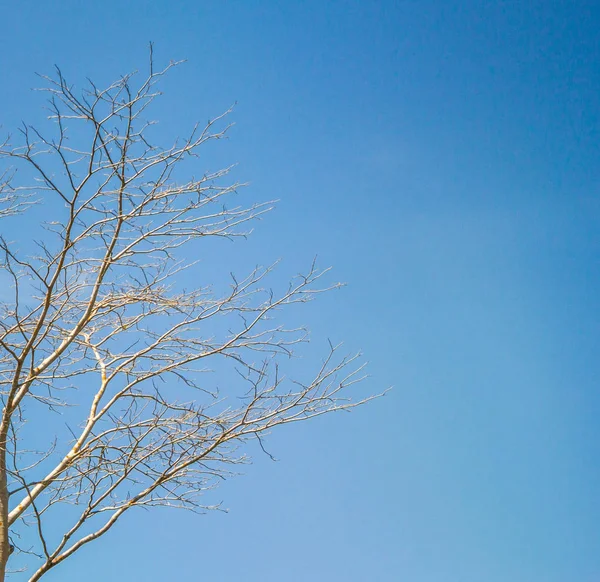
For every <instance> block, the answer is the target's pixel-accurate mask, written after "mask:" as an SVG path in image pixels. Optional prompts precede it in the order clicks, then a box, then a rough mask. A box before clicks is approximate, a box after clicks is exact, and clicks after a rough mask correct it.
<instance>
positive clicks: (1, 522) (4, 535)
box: [0, 428, 11, 582]
mask: <svg viewBox="0 0 600 582" xmlns="http://www.w3.org/2000/svg"><path fill="white" fill-rule="evenodd" d="M6 440H7V439H6V428H4V429H3V430H1V431H0V582H4V579H5V576H6V564H7V562H8V557H9V556H10V550H11V547H10V543H9V540H8V488H7V479H6Z"/></svg>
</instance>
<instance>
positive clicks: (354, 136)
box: [0, 0, 600, 582]
mask: <svg viewBox="0 0 600 582" xmlns="http://www.w3.org/2000/svg"><path fill="white" fill-rule="evenodd" d="M2 20H3V23H4V26H3V33H2V45H3V49H2V51H0V65H1V72H2V79H3V83H2V91H1V92H0V116H1V123H2V125H3V127H4V129H10V128H13V127H15V126H16V125H17V124H18V123H20V121H21V120H22V119H24V120H35V119H39V117H40V109H39V108H40V105H41V102H42V99H41V97H40V95H39V94H36V93H33V92H31V91H29V89H30V88H31V87H33V86H36V85H37V84H38V81H37V80H36V78H35V77H34V74H33V73H34V72H41V73H46V72H50V71H51V68H52V66H53V65H54V64H55V63H56V64H59V65H60V66H61V67H62V68H63V69H64V71H65V73H66V74H67V75H68V76H69V77H70V79H71V80H72V81H73V82H76V83H81V81H82V80H83V79H84V77H86V76H90V77H92V78H94V79H97V80H98V82H99V83H102V82H104V81H107V80H110V79H112V78H114V77H116V76H118V75H119V74H121V73H125V72H128V71H129V70H131V69H134V68H136V67H139V66H143V65H144V64H145V62H146V56H147V42H148V41H149V40H152V41H154V42H155V43H156V55H157V59H158V60H159V61H163V62H164V61H167V60H169V59H179V58H186V59H188V61H189V62H188V63H187V64H186V65H185V67H182V68H180V69H178V70H177V71H175V72H174V73H173V74H172V75H171V76H170V77H169V79H168V80H167V81H166V83H165V85H164V87H163V89H164V91H165V96H164V98H163V99H162V101H161V102H160V104H159V105H158V106H157V110H155V117H157V118H159V119H162V120H163V122H165V120H166V122H167V123H168V124H172V126H173V127H181V129H182V131H183V130H184V129H185V128H186V127H187V125H188V124H189V123H191V122H192V121H194V120H196V119H200V120H202V121H204V120H205V119H208V118H209V117H212V116H214V115H215V114H217V113H220V112H221V111H223V110H224V109H226V108H227V107H228V106H229V105H231V104H232V103H233V102H236V101H237V102H238V106H237V108H236V110H235V112H234V120H235V121H236V124H237V125H236V127H235V129H234V130H233V132H232V134H231V139H230V140H229V141H228V142H227V144H226V146H224V147H222V146H221V147H220V149H219V150H218V151H219V154H218V155H219V156H222V159H223V160H224V161H225V162H239V167H238V169H237V170H236V172H237V174H236V175H237V176H238V177H240V179H246V180H249V181H250V182H251V187H250V189H248V190H247V192H246V196H249V197H250V198H251V199H253V200H264V199H271V198H281V203H280V204H279V206H278V209H277V210H276V212H274V213H273V214H272V215H271V216H269V217H268V218H267V219H266V220H264V221H263V222H262V223H261V224H260V225H259V226H258V228H257V232H256V236H255V237H254V239H253V240H252V241H249V242H248V243H239V245H238V246H237V247H235V251H232V250H231V249H230V250H227V251H224V255H223V258H222V259H221V258H219V257H217V259H216V260H232V261H233V262H234V263H236V264H238V263H239V264H240V265H243V264H244V263H245V262H249V263H250V266H253V265H254V263H255V262H256V261H263V262H268V261H270V260H272V259H273V258H276V257H278V256H279V257H281V258H282V259H283V260H284V263H283V265H284V266H283V269H282V277H283V276H284V274H287V273H289V272H290V271H293V270H294V269H299V268H302V267H303V266H305V265H306V264H307V263H309V262H310V260H311V259H312V257H313V255H315V254H316V253H318V254H319V257H320V262H321V264H323V265H328V264H332V265H334V266H335V268H336V271H335V276H336V278H337V279H341V280H344V281H346V282H348V283H349V286H348V287H347V288H346V289H345V290H343V291H341V292H340V293H336V294H335V296H332V297H330V298H324V300H323V301H322V302H320V303H315V304H313V305H312V307H311V309H310V310H309V311H307V312H306V320H307V322H308V323H309V324H310V325H311V326H312V329H313V337H314V339H315V345H316V346H318V345H322V344H319V340H324V339H325V338H326V337H331V338H332V339H334V340H341V339H344V340H345V341H346V345H347V347H348V350H354V349H362V350H363V351H364V353H365V355H366V358H367V359H368V360H369V361H370V372H371V374H372V376H371V379H370V380H369V382H368V384H366V385H365V386H364V390H365V391H378V390H379V389H381V388H385V387H387V386H389V385H394V387H395V389H394V391H393V392H392V393H391V394H389V395H388V396H386V398H385V399H383V400H381V401H378V402H375V403H373V404H372V405H371V406H369V407H366V408H364V409H361V410H358V411H356V412H355V413H353V414H351V415H338V416H334V417H329V418H324V419H320V420H319V421H316V422H314V423H312V424H305V425H302V426H295V427H293V428H289V429H288V430H282V431H280V432H278V433H276V434H274V435H273V437H272V438H271V439H270V445H271V446H270V449H271V451H272V452H273V453H274V454H275V455H276V456H277V457H278V458H280V459H281V461H280V462H278V463H272V462H270V461H269V460H268V459H266V458H265V457H261V456H259V457H257V458H256V460H255V463H254V465H252V466H251V467H248V469H247V471H246V474H245V475H244V476H242V477H239V478H237V479H235V480H233V481H230V482H228V483H226V484H225V486H224V487H223V488H222V489H221V490H220V491H219V492H218V493H217V498H218V499H222V500H223V501H224V505H225V506H226V507H228V508H229V509H230V512H229V513H228V514H211V515H208V516H205V517H198V516H194V515H188V514H184V513H179V512H159V513H158V514H156V513H144V512H139V513H137V514H132V515H130V516H129V517H128V518H126V519H125V520H124V521H123V522H122V523H121V524H120V525H119V526H118V527H117V528H116V529H115V531H114V532H113V533H112V535H109V536H107V537H106V538H105V539H104V540H103V541H101V542H98V543H96V544H95V545H93V546H90V547H89V548H88V549H87V550H85V551H82V552H81V553H80V555H79V556H78V557H76V558H74V559H73V560H71V561H70V562H69V563H66V564H65V565H64V566H62V567H61V568H59V569H57V570H56V572H55V573H54V574H53V575H51V576H49V577H48V578H47V579H48V581H49V582H50V581H52V580H56V581H58V580H86V582H96V581H101V580H102V581H105V580H132V581H159V580H160V581H163V580H186V581H187V580H189V581H196V580H244V581H246V582H254V581H261V582H271V581H272V582H275V581H280V580H284V581H290V582H294V581H298V582H299V581H307V580H311V581H317V582H320V581H324V582H347V581H351V582H355V581H356V582H362V581H389V580H405V581H407V582H482V581H485V582H507V581H510V582H571V581H575V580H576V581H577V582H592V581H597V580H600V551H599V550H600V525H599V524H600V496H599V494H598V492H599V491H600V423H599V421H598V419H599V417H600V390H599V376H600V358H599V357H598V351H599V347H600V328H599V323H600V269H599V256H600V255H599V252H600V228H599V226H600V224H599V222H600V191H599V183H600V182H599V180H600V163H599V162H598V160H599V153H600V141H599V132H600V120H599V115H600V107H599V105H600V99H599V95H600V66H599V65H598V62H599V57H600V35H599V34H598V30H599V28H600V5H596V3H595V2H591V1H589V2H585V1H583V0H580V1H577V0H575V1H569V2H567V1H566V0H565V1H558V0H557V1H552V0H544V1H542V0H528V1H524V2H511V1H504V2H502V1H499V0H498V1H475V0H471V1H469V0H463V1H460V2H456V1H453V0H438V1H432V0H419V1H412V2H403V1H400V0H397V1H395V2H394V1H388V2H384V1H377V0H369V1H367V0H363V1H362V2H359V1H346V2H342V1H326V0H318V1H302V2H300V1H292V0H289V1H282V2H275V1H274V0H273V1H251V0H246V1H241V0H239V1H219V2H218V1H212V2H208V1H201V0H198V1H179V2H178V1H172V2H166V1H155V2H136V1H131V2H115V1H114V0H106V1H104V2H74V1H61V2H31V1H21V2H10V3H9V2H2ZM169 128H171V125H169Z"/></svg>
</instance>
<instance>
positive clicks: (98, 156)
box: [0, 61, 362, 582]
mask: <svg viewBox="0 0 600 582" xmlns="http://www.w3.org/2000/svg"><path fill="white" fill-rule="evenodd" d="M175 64H176V63H171V64H170V65H168V66H167V67H166V68H164V69H161V70H155V69H154V66H153V65H152V61H151V64H150V71H149V73H148V74H147V76H146V77H145V78H144V79H142V80H140V81H136V79H137V76H134V75H126V76H124V77H121V78H120V79H119V80H118V81H116V82H114V83H112V84H111V85H109V86H108V87H107V88H104V89H100V88H98V87H97V86H96V85H95V84H94V83H92V82H91V81H90V82H89V83H88V85H87V87H86V88H85V89H84V90H83V91H81V92H78V91H76V90H75V89H74V88H73V87H72V86H71V85H69V84H68V83H67V81H66V80H65V78H64V77H63V75H62V73H61V72H60V70H58V69H57V70H56V74H55V75H54V76H52V77H44V79H45V82H46V88H45V89H44V91H46V92H47V94H48V95H49V107H50V119H51V120H52V121H53V122H54V131H53V132H52V133H51V134H46V133H42V132H41V131H38V130H36V129H35V128H33V127H30V126H27V125H24V126H23V127H22V128H21V129H20V130H19V132H18V133H16V134H15V135H14V136H13V137H11V138H10V139H8V140H7V141H6V142H5V143H4V144H2V146H1V147H0V156H1V158H2V159H3V161H4V162H6V164H5V167H6V169H5V171H4V173H0V208H1V210H0V215H1V216H2V217H4V218H7V217H10V218H8V220H10V221H12V222H15V221H16V222H15V224H16V223H17V222H18V221H20V220H23V222H22V223H19V224H21V226H20V228H21V231H20V232H22V233H23V238H26V236H24V235H25V234H26V233H27V232H28V231H30V230H31V219H30V218H28V213H27V212H28V211H29V210H30V209H31V208H32V207H35V205H36V204H40V205H41V206H40V207H41V208H42V209H43V215H44V221H43V225H42V226H43V230H41V231H40V232H41V233H42V234H43V236H41V238H40V239H39V240H38V239H36V240H35V252H31V251H30V250H29V249H27V250H26V251H23V250H21V249H20V245H19V244H17V243H16V242H13V241H11V240H9V239H8V237H5V236H2V237H1V238H0V261H1V265H0V268H1V270H2V272H3V275H2V276H3V277H4V280H6V281H10V287H9V289H8V291H7V289H5V290H4V291H3V294H2V297H1V299H2V301H1V302H0V310H1V319H0V390H1V398H2V418H1V423H0V570H1V572H0V581H1V580H4V571H5V570H6V568H7V562H8V558H9V555H10V554H11V553H12V549H13V546H15V547H16V548H17V551H16V552H15V553H14V554H13V557H14V558H15V564H16V565H17V566H19V567H20V566H23V567H26V568H27V570H26V571H25V573H24V574H22V575H23V576H25V578H24V579H28V580H30V581H32V582H33V581H35V580H39V579H40V578H41V577H42V576H43V575H44V574H45V573H46V572H48V571H49V570H50V569H51V568H53V567H54V566H56V565H57V564H59V563H61V562H62V561H63V560H65V559H66V558H67V557H69V556H70V555H72V554H73V553H74V552H76V551H77V550H79V549H80V548H82V547H83V546H85V545H86V544H87V543H89V542H91V541H92V540H94V539H96V538H98V537H100V536H101V535H103V534H104V533H106V532H107V531H108V530H109V529H110V528H111V527H112V526H113V525H114V524H115V523H116V521H117V520H118V519H119V518H120V517H121V516H122V515H123V514H124V513H125V512H127V511H128V510H129V509H131V508H132V507H139V506H145V507H148V506H155V505H162V506H175V507H185V508H188V509H192V510H196V511H199V510H203V509H207V507H206V506H205V505H204V504H203V502H202V493H203V491H205V490H206V489H207V488H210V487H213V486H214V485H215V484H216V483H217V482H218V481H219V480H220V479H221V478H223V477H225V476H226V475H227V474H229V472H230V471H231V470H232V467H233V466H234V465H235V464H236V463H239V462H241V461H242V460H243V459H244V443H245V442H247V441H248V440H250V439H258V442H259V444H261V446H262V440H261V436H262V435H265V434H266V433H267V432H269V431H270V430H271V429H272V428H273V427H275V426H277V425H280V424H286V423H290V422H296V421H300V420H306V419H309V418H312V417H314V416H318V415H321V414H324V413H326V412H331V411H335V410H340V409H347V408H350V407H353V406H356V405H357V404H359V403H360V401H359V402H351V401H349V400H348V399H347V398H346V396H345V395H346V391H345V389H346V388H347V387H348V386H350V385H351V384H353V383H355V382H357V381H358V380H360V379H361V377H362V376H361V373H360V370H361V367H362V366H361V365H356V359H355V357H351V358H344V357H338V353H337V352H338V350H337V348H336V347H334V346H331V348H330V350H329V352H328V353H327V354H326V356H325V357H324V360H323V361H322V362H321V363H320V364H318V365H317V366H316V367H315V369H314V374H313V375H312V377H311V379H310V380H308V381H298V380H294V379H291V378H288V377H286V375H285V374H284V371H283V370H282V369H281V368H280V360H281V361H282V362H283V360H282V357H284V358H285V359H287V358H288V357H289V356H290V355H291V354H292V350H293V348H294V346H295V345H297V344H298V343H300V342H303V341H305V339H306V332H305V331H304V330H303V329H288V328H287V327H285V325H284V324H282V323H279V318H278V317H276V316H277V315H278V313H279V312H280V311H281V310H282V309H283V308H285V307H286V306H290V305H291V304H297V303H304V302H307V301H309V300H311V299H313V298H314V297H315V295H317V294H319V293H321V292H323V291H326V290H329V289H331V288H333V287H336V286H337V285H333V286H327V285H325V286H322V285H320V278H321V277H322V275H323V271H319V270H318V269H317V268H316V266H315V265H312V267H311V268H310V269H309V270H308V272H307V273H305V274H304V275H299V276H298V277H297V278H295V279H294V280H293V281H291V282H290V284H289V286H288V287H287V289H286V290H284V291H283V292H282V293H280V294H276V293H275V292H273V291H271V290H270V289H269V288H268V287H267V286H266V284H267V283H266V279H267V277H268V276H269V274H270V271H271V269H272V268H273V267H272V266H270V267H266V268H265V267H257V268H254V269H252V270H251V271H250V272H249V273H247V274H246V275H244V276H242V277H240V278H235V277H234V276H232V279H231V282H230V286H229V289H228V291H227V292H225V293H223V294H219V293H218V292H215V291H214V290H213V288H212V287H211V286H210V285H208V284H201V285H198V286H197V287H195V288H191V289H186V288H184V286H183V285H182V284H181V278H182V276H183V274H182V273H183V271H184V270H185V269H188V275H189V274H191V273H193V272H194V271H193V269H194V263H193V262H190V261H189V260H188V259H187V257H188V256H189V253H188V254H186V252H185V249H186V248H187V247H189V246H190V245H195V244H198V245H202V242H203V239H205V238H207V237H226V238H233V237H239V236H246V235H247V234H248V233H249V226H250V223H251V222H252V221H253V220H254V219H256V218H257V217H259V216H260V215H262V214H263V213H265V212H267V211H268V210H269V209H270V208H271V207H272V204H271V203H267V204H254V205H249V206H237V205H229V203H230V201H233V197H232V196H233V195H234V194H235V192H236V190H237V189H238V187H239V184H235V183H233V184H228V183H227V182H225V180H226V178H227V175H228V170H227V169H225V170H221V171H217V172H212V173H207V174H204V173H202V174H198V175H196V176H192V177H188V178H185V179H184V178H183V177H182V176H181V175H180V174H181V173H182V172H181V170H182V168H183V164H182V163H183V162H184V160H186V159H190V158H193V157H195V156H197V155H198V151H199V150H200V148H202V147H203V146H205V145H206V144H207V143H208V142H210V141H212V140H218V139H220V138H222V137H223V136H224V135H225V133H226V132H227V129H228V126H227V122H226V118H227V113H228V112H226V113H225V114H224V115H221V116H219V117H217V118H215V119H213V120H211V121H209V122H208V123H207V124H206V125H205V126H203V127H201V126H196V127H194V128H193V129H192V131H191V132H190V133H189V135H188V136H187V137H186V138H184V139H181V140H179V141H177V142H175V143H174V144H172V145H170V146H168V147H159V146H158V145H156V144H154V143H152V142H151V141H150V137H149V131H148V130H149V128H150V126H151V122H150V121H148V118H147V115H148V112H149V107H150V106H151V104H152V102H153V101H154V100H155V99H156V97H157V96H158V95H159V92H158V90H157V83H158V82H159V81H160V80H161V78H162V77H163V75H164V74H165V73H166V72H167V71H168V70H169V69H170V68H171V67H172V66H174V65H175ZM185 167H186V168H187V165H186V166H185ZM23 170H24V171H23ZM15 171H17V173H16V174H15ZM19 172H21V173H23V174H24V177H25V178H31V182H23V183H22V182H21V176H20V173H19ZM199 248H201V246H200V247H199ZM190 279H191V277H190V276H188V277H187V278H186V281H189V280H190ZM211 362H213V363H214V364H213V363H211ZM214 365H217V366H222V365H230V366H231V367H232V368H233V369H235V371H236V373H237V376H236V377H237V380H236V381H235V382H228V388H227V390H226V391H225V392H219V391H215V390H213V389H212V388H209V387H208V384H207V383H206V382H205V375H204V374H203V372H205V371H206V370H207V369H208V367H209V366H213V367H214ZM55 412H59V413H60V415H56V414H53V413H55ZM57 419H58V421H57ZM67 420H68V422H66V421H67ZM65 423H66V424H67V425H68V431H69V432H68V434H67V435H66V436H65V435H64V434H62V435H61V434H59V432H58V431H59V428H61V427H63V428H64V427H65ZM50 531H51V532H52V534H50V533H49V532H50ZM57 531H60V532H61V533H60V535H57V534H56V532H57Z"/></svg>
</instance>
